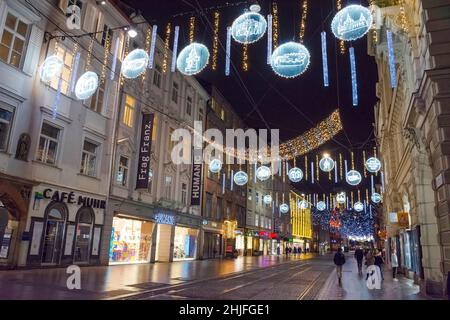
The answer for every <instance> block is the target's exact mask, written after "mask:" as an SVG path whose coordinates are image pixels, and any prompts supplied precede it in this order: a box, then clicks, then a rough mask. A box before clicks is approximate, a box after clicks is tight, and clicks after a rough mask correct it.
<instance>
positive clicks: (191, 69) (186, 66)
mask: <svg viewBox="0 0 450 320" xmlns="http://www.w3.org/2000/svg"><path fill="white" fill-rule="evenodd" d="M208 63H209V51H208V48H207V47H206V46H205V45H203V44H201V43H196V42H193V43H191V44H190V45H188V46H187V47H185V48H184V49H183V50H181V52H180V54H179V55H178V58H177V69H178V71H180V72H181V73H182V74H184V75H187V76H191V75H195V74H198V73H199V72H201V71H202V70H203V69H204V68H205V67H206V66H207V65H208Z"/></svg>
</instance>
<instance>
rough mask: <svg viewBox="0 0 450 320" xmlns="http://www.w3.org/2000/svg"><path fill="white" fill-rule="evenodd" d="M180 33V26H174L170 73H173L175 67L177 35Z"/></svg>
mask: <svg viewBox="0 0 450 320" xmlns="http://www.w3.org/2000/svg"><path fill="white" fill-rule="evenodd" d="M179 33H180V26H175V31H174V37H173V51H172V65H171V66H170V71H171V72H175V67H176V65H177V51H178V35H179Z"/></svg>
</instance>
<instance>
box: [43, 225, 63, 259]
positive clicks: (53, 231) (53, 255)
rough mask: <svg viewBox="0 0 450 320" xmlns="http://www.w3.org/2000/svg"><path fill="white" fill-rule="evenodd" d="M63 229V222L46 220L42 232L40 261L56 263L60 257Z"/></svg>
mask: <svg viewBox="0 0 450 320" xmlns="http://www.w3.org/2000/svg"><path fill="white" fill-rule="evenodd" d="M63 231H64V222H63V221H57V220H50V219H48V220H47V224H46V227H45V234H44V245H43V253H42V263H48V264H58V263H59V258H60V257H61V243H62V236H63Z"/></svg>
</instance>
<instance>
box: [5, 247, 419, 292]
mask: <svg viewBox="0 0 450 320" xmlns="http://www.w3.org/2000/svg"><path fill="white" fill-rule="evenodd" d="M348 260H349V261H348V264H346V268H345V269H344V280H343V286H342V287H339V286H338V284H337V278H336V274H335V271H334V268H333V266H332V263H331V256H329V255H326V256H319V257H313V256H312V255H307V256H306V257H305V256H304V255H302V257H301V258H299V257H289V258H288V259H286V258H284V257H261V258H257V257H253V258H238V259H237V260H225V261H189V262H178V263H173V264H164V263H160V264H155V265H125V266H112V267H87V268H82V273H81V283H82V284H81V290H73V291H71V290H68V289H67V287H66V279H67V275H66V274H65V270H64V269H53V270H26V271H6V272H5V271H3V272H0V299H64V300H67V299H69V300H70V299H131V300H134V299H138V300H148V299H169V300H171V299H176V300H178V299H232V300H236V299H237V300H240V299H253V300H272V299H274V300H317V299H319V300H322V299H323V300H329V299H362V300H371V299H377V300H380V299H399V300H414V299H423V298H424V297H423V296H422V295H420V294H419V293H418V291H419V289H418V286H415V285H413V284H412V281H411V280H407V279H404V278H403V277H400V281H398V282H394V281H392V277H390V276H389V275H386V279H385V281H384V283H383V288H382V289H381V290H369V289H367V286H366V285H365V281H364V280H362V278H361V277H358V275H357V272H356V270H355V269H356V262H355V260H354V259H353V258H351V257H348Z"/></svg>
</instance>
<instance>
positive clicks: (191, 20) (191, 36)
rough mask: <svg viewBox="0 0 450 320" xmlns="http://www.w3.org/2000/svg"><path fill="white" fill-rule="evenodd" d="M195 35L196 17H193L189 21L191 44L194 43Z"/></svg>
mask: <svg viewBox="0 0 450 320" xmlns="http://www.w3.org/2000/svg"><path fill="white" fill-rule="evenodd" d="M194 34H195V17H194V16H192V17H191V18H190V19H189V43H192V42H194Z"/></svg>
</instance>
